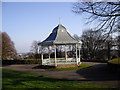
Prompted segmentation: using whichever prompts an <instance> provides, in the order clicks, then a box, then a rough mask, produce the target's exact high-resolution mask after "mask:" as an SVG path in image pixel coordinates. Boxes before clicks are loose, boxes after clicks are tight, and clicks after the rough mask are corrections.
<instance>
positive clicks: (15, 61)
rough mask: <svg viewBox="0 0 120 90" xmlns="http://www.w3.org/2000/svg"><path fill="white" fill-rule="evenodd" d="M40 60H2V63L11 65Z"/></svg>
mask: <svg viewBox="0 0 120 90" xmlns="http://www.w3.org/2000/svg"><path fill="white" fill-rule="evenodd" d="M41 63H42V61H41V60H39V59H33V60H2V65H11V64H41Z"/></svg>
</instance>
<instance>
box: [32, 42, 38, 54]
mask: <svg viewBox="0 0 120 90" xmlns="http://www.w3.org/2000/svg"><path fill="white" fill-rule="evenodd" d="M31 52H33V53H34V54H37V53H38V41H33V42H32V45H31Z"/></svg>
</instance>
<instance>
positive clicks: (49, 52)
mask: <svg viewBox="0 0 120 90" xmlns="http://www.w3.org/2000/svg"><path fill="white" fill-rule="evenodd" d="M48 53H49V61H50V46H48ZM50 62H51V61H50Z"/></svg>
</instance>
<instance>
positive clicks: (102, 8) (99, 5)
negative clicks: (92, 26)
mask: <svg viewBox="0 0 120 90" xmlns="http://www.w3.org/2000/svg"><path fill="white" fill-rule="evenodd" d="M72 11H73V12H74V13H77V14H80V15H81V13H87V14H88V15H89V17H88V19H89V21H88V23H91V22H93V21H95V22H96V21H97V23H98V26H96V28H97V30H101V29H104V30H106V34H108V35H107V37H108V36H109V34H110V33H112V31H113V29H114V27H115V26H116V25H118V21H120V1H119V2H78V3H75V4H74V6H73V10H72ZM105 36H106V35H105Z"/></svg>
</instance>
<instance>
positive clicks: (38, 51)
mask: <svg viewBox="0 0 120 90" xmlns="http://www.w3.org/2000/svg"><path fill="white" fill-rule="evenodd" d="M37 53H38V54H40V47H39V46H38V49H37Z"/></svg>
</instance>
